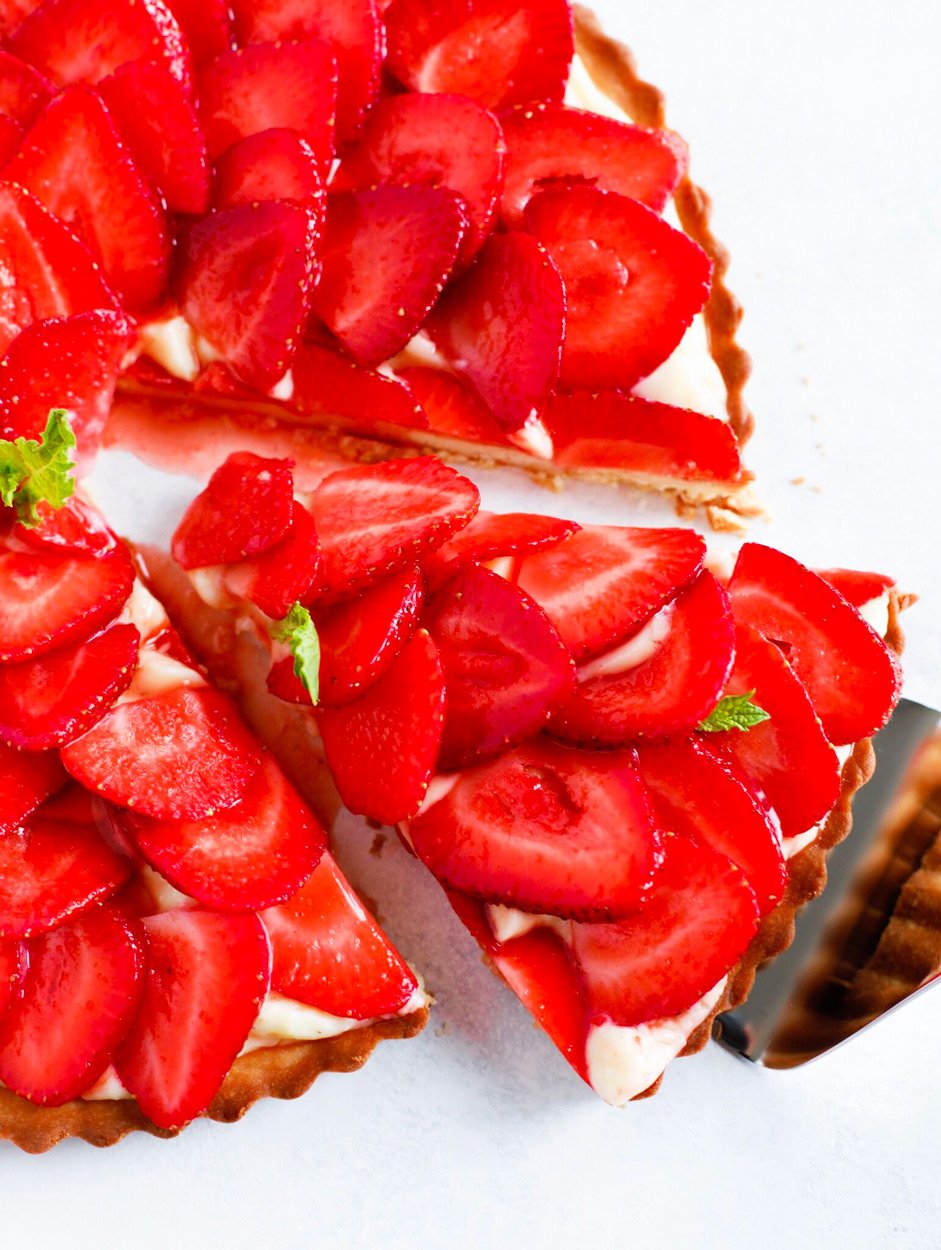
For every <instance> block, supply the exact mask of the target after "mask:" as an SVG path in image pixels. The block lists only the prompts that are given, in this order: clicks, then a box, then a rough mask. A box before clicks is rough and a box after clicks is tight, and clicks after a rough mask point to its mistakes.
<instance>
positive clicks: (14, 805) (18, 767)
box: [0, 743, 68, 830]
mask: <svg viewBox="0 0 941 1250" xmlns="http://www.w3.org/2000/svg"><path fill="white" fill-rule="evenodd" d="M67 780H68V777H67V774H66V772H65V769H64V768H63V767H62V765H61V764H60V763H59V757H58V755H56V753H55V752H54V751H42V752H37V753H33V752H29V753H28V754H26V753H24V752H22V751H17V750H15V748H13V747H9V746H7V745H6V744H5V743H2V744H0V830H2V829H12V828H15V827H16V826H17V825H19V824H20V823H21V821H24V820H25V819H26V817H27V816H29V815H31V814H32V813H33V812H34V811H35V810H36V808H37V807H40V806H41V805H42V804H43V803H45V801H46V799H48V798H49V797H50V796H51V795H53V794H55V793H56V791H57V790H61V789H62V787H63V786H64V785H65V783H66V781H67Z"/></svg>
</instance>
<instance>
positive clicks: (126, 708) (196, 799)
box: [62, 686, 260, 820]
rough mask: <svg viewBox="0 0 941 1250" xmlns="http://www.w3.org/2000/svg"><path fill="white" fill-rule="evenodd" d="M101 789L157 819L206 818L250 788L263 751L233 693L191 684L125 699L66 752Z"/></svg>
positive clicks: (84, 778) (72, 767)
mask: <svg viewBox="0 0 941 1250" xmlns="http://www.w3.org/2000/svg"><path fill="white" fill-rule="evenodd" d="M62 762H63V764H65V766H66V768H67V769H68V771H69V772H70V773H71V774H72V776H73V777H74V778H75V779H76V780H77V781H79V782H81V784H82V785H83V786H84V787H85V789H86V790H91V791H92V792H93V793H95V794H100V795H101V796H102V798H105V799H107V800H108V801H109V802H111V803H116V804H117V805H118V806H119V807H127V808H130V809H131V810H132V811H135V812H141V813H143V814H144V815H145V816H153V817H155V818H157V819H158V820H184V819H188V820H200V819H202V817H204V816H208V815H211V814H212V813H213V812H215V811H218V810H221V809H224V808H227V807H231V806H232V805H233V803H237V802H238V800H239V799H240V798H241V797H242V795H243V794H244V793H245V790H246V788H247V786H248V783H249V782H250V781H251V779H252V777H253V776H254V774H255V771H256V770H257V768H258V766H259V763H260V757H259V754H258V748H257V746H256V745H255V742H254V740H253V739H252V738H251V737H249V735H248V733H247V731H246V730H245V729H244V728H243V726H242V723H241V721H240V720H239V719H238V718H237V716H236V714H235V710H234V708H233V706H232V704H231V702H230V700H229V699H227V698H226V697H225V695H223V694H220V693H219V691H218V690H212V689H210V688H208V687H197V688H195V689H190V688H188V687H185V686H180V687H177V688H176V689H174V690H168V691H165V692H163V693H162V694H155V695H151V696H150V697H149V698H145V699H137V700H135V701H133V702H131V703H122V704H119V705H118V706H117V707H115V708H113V709H112V710H111V711H110V712H109V713H108V715H107V716H105V717H104V719H103V720H100V721H99V722H98V724H97V725H95V727H94V728H93V729H91V730H89V732H88V733H86V734H85V735H84V736H83V737H81V738H79V739H78V740H77V741H76V742H72V743H70V744H69V745H68V746H67V747H65V749H64V750H63V752H62Z"/></svg>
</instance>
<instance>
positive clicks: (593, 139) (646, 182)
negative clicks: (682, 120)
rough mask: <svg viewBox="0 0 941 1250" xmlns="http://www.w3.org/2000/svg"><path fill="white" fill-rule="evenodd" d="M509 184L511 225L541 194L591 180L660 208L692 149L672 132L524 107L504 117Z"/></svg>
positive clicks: (504, 207)
mask: <svg viewBox="0 0 941 1250" xmlns="http://www.w3.org/2000/svg"><path fill="white" fill-rule="evenodd" d="M500 120H501V121H502V123H503V131H504V134H505V136H506V148H507V153H506V182H505V185H504V188H503V196H502V198H501V200H500V214H501V216H502V218H503V220H504V222H505V223H506V225H507V226H508V228H509V229H511V230H519V229H522V227H523V209H524V208H525V207H526V205H527V203H528V202H529V200H530V199H531V198H532V197H533V196H534V195H536V194H538V192H540V191H544V190H546V189H548V188H551V187H557V188H564V187H570V186H579V185H581V184H585V185H588V186H592V187H597V188H598V190H600V191H616V192H617V193H618V194H619V195H626V196H629V197H630V198H631V199H634V200H639V201H640V202H641V203H642V204H646V205H647V207H648V208H652V209H653V210H654V212H656V213H662V212H663V209H664V207H665V206H666V203H667V200H669V198H670V196H671V195H672V194H673V192H674V191H675V190H676V185H677V183H678V182H679V180H680V179H681V178H682V177H683V175H684V174H685V173H686V168H687V165H688V163H689V152H688V149H687V147H686V144H685V143H684V142H683V140H682V139H681V138H680V136H679V135H676V134H674V133H673V132H672V131H671V130H648V129H646V128H645V127H643V126H631V125H628V124H627V123H626V122H620V121H615V120H614V119H613V118H610V117H601V116H599V115H598V114H597V113H587V112H582V111H581V110H580V109H570V108H566V107H565V106H564V105H562V104H531V103H527V104H525V105H521V106H518V107H517V108H515V109H512V110H510V111H509V112H507V113H504V114H503V116H502V117H501V119H500Z"/></svg>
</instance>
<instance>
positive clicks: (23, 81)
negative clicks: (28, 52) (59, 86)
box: [0, 52, 55, 127]
mask: <svg viewBox="0 0 941 1250" xmlns="http://www.w3.org/2000/svg"><path fill="white" fill-rule="evenodd" d="M54 93H55V88H54V87H53V85H52V83H51V82H49V80H48V79H47V78H44V77H43V76H42V74H40V72H39V70H37V69H35V68H34V67H33V66H32V65H27V63H26V62H25V61H21V60H20V59H19V58H18V57H15V56H11V55H10V54H9V52H0V114H2V115H3V116H4V117H6V118H9V120H11V121H14V122H17V123H18V124H19V125H20V126H23V127H26V126H31V125H32V124H33V122H34V121H35V120H36V118H37V116H38V115H39V113H40V112H42V110H43V108H44V107H45V106H46V104H48V102H49V100H50V99H51V97H52V96H53V94H54Z"/></svg>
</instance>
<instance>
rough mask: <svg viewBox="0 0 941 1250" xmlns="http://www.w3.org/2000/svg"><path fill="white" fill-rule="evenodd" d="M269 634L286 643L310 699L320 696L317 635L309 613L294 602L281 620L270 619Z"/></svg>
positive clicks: (312, 701) (295, 669)
mask: <svg viewBox="0 0 941 1250" xmlns="http://www.w3.org/2000/svg"><path fill="white" fill-rule="evenodd" d="M269 628H270V631H271V637H272V638H273V639H274V640H275V642H284V643H287V646H288V650H289V651H290V652H291V655H293V656H294V675H295V677H297V678H298V680H299V681H300V682H301V684H302V685H303V687H304V689H305V690H306V691H307V693H308V694H309V695H310V701H311V703H314V704H316V702H317V700H318V699H319V698H320V639H319V638H318V637H317V630H316V627H315V626H314V622H313V621H312V620H311V619H310V613H309V612H308V611H307V609H306V608H305V607H304V606H303V605H302V604H300V603H295V605H294V607H293V608H291V610H290V612H289V613H288V614H287V616H286V617H285V618H284V620H283V621H272V623H271V625H270V627H269Z"/></svg>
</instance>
